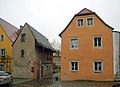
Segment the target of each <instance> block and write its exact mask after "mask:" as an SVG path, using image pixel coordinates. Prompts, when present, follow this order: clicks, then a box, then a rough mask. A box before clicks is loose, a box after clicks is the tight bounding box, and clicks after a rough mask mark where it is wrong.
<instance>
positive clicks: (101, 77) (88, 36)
mask: <svg viewBox="0 0 120 87" xmlns="http://www.w3.org/2000/svg"><path fill="white" fill-rule="evenodd" d="M87 17H93V18H94V26H90V27H89V26H86V18H87ZM78 18H84V27H80V28H79V27H77V24H76V20H77V19H78ZM97 35H100V36H102V48H93V36H97ZM61 37H62V40H61V41H62V53H61V80H97V81H108V80H109V81H112V80H113V79H114V73H113V41H112V40H113V37H112V29H110V28H108V27H107V26H106V25H105V24H103V22H101V21H100V20H99V19H98V17H96V16H95V15H87V16H76V17H75V18H74V19H73V20H72V22H71V23H70V25H69V26H68V27H67V29H66V30H65V31H64V32H63V33H62V35H61ZM71 37H78V39H79V49H76V50H71V49H70V38H71ZM71 60H72V61H73V60H77V61H79V71H78V72H71V71H70V63H69V62H70V61H71ZM94 60H102V61H103V72H102V73H95V72H94V71H93V61H94Z"/></svg>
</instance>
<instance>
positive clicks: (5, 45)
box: [0, 25, 12, 73]
mask: <svg viewBox="0 0 120 87" xmlns="http://www.w3.org/2000/svg"><path fill="white" fill-rule="evenodd" d="M0 35H4V40H3V41H0V49H5V51H6V56H5V57H8V56H9V58H10V59H8V60H5V61H6V62H7V61H8V63H6V62H5V70H6V71H8V72H10V73H11V71H12V46H11V45H12V42H11V40H10V39H9V37H8V36H7V34H6V33H5V31H4V29H3V27H2V26H1V25H0ZM0 63H2V61H1V58H0Z"/></svg>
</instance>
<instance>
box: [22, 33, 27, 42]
mask: <svg viewBox="0 0 120 87" xmlns="http://www.w3.org/2000/svg"><path fill="white" fill-rule="evenodd" d="M25 39H26V34H25V33H24V34H21V42H25Z"/></svg>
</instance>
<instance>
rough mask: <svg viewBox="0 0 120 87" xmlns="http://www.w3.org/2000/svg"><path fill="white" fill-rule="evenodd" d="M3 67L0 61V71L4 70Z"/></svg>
mask: <svg viewBox="0 0 120 87" xmlns="http://www.w3.org/2000/svg"><path fill="white" fill-rule="evenodd" d="M4 68H5V66H4V64H3V63H1V64H0V71H4Z"/></svg>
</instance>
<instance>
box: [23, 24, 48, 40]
mask: <svg viewBox="0 0 120 87" xmlns="http://www.w3.org/2000/svg"><path fill="white" fill-rule="evenodd" d="M25 24H27V25H28V26H29V27H31V28H32V29H34V30H35V31H36V32H37V33H39V34H40V35H42V36H43V37H45V36H44V35H43V34H41V33H40V32H39V31H37V30H36V29H35V28H33V27H32V26H31V25H29V24H28V23H25ZM45 38H46V39H47V37H45ZM47 40H48V39H47Z"/></svg>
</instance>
